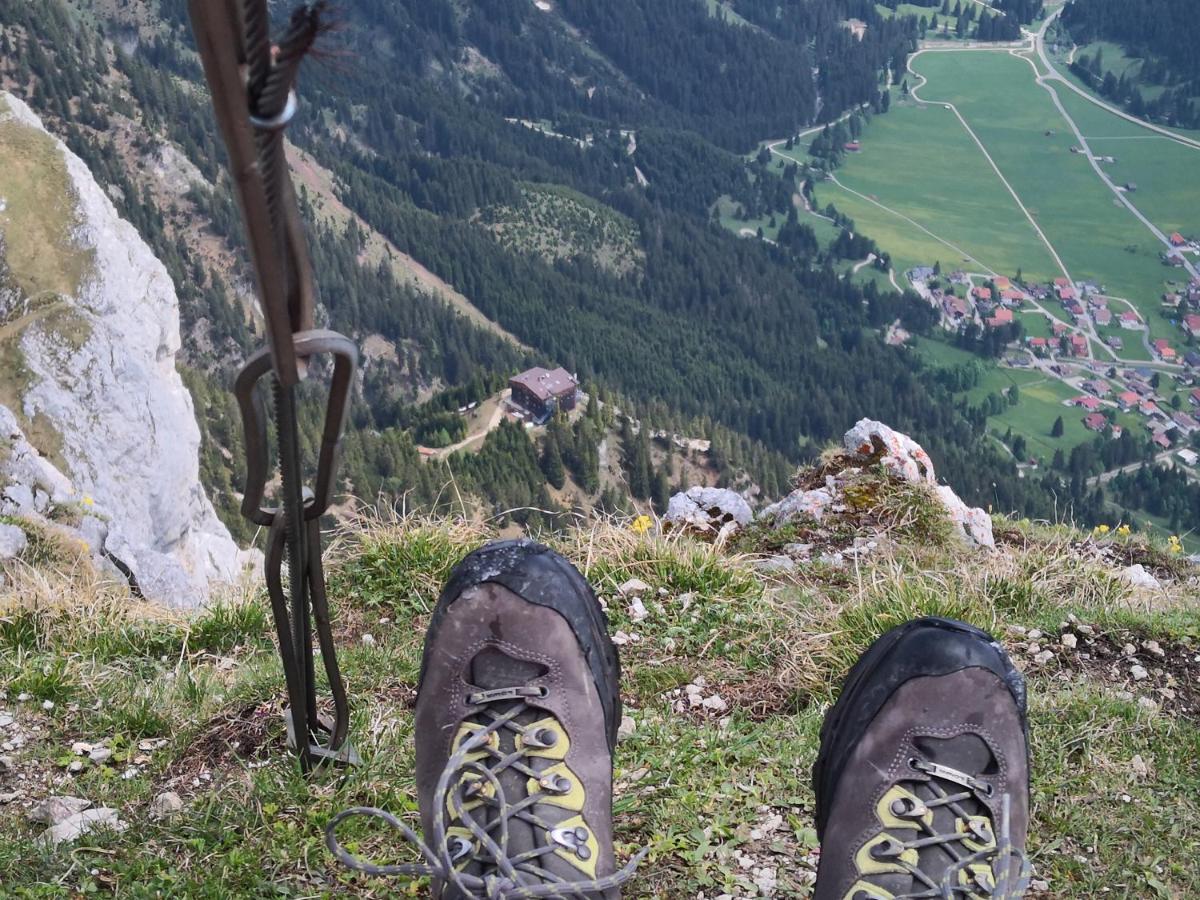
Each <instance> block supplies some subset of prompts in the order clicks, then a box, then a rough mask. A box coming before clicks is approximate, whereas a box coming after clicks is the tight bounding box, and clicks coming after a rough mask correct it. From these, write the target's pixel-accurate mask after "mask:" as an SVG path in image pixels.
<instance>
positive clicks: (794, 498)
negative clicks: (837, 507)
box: [762, 487, 834, 525]
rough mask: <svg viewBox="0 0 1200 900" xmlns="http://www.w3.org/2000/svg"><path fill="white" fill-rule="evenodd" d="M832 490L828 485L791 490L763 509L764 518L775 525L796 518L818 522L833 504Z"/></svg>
mask: <svg viewBox="0 0 1200 900" xmlns="http://www.w3.org/2000/svg"><path fill="white" fill-rule="evenodd" d="M833 501H834V497H833V492H832V490H830V489H829V488H828V487H823V488H815V489H814V490H811V491H792V493H790V494H788V495H787V496H786V497H784V498H783V499H782V500H780V501H779V502H778V503H772V504H771V505H770V506H768V507H767V508H766V509H764V510H763V512H762V515H763V518H764V519H769V520H771V521H772V522H773V523H774V524H775V525H786V524H787V523H788V522H792V521H795V520H796V519H811V520H812V521H814V522H820V521H821V519H822V517H823V516H824V515H825V511H826V510H827V509H829V507H831V506H832V505H833Z"/></svg>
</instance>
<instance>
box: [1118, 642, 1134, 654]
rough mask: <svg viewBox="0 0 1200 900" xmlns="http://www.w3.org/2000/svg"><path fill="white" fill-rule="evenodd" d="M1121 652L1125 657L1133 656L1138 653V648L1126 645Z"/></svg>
mask: <svg viewBox="0 0 1200 900" xmlns="http://www.w3.org/2000/svg"><path fill="white" fill-rule="evenodd" d="M1121 652H1122V653H1123V654H1124V655H1125V656H1133V655H1134V654H1135V653H1137V647H1135V646H1133V644H1126V645H1125V646H1124V647H1122V648H1121Z"/></svg>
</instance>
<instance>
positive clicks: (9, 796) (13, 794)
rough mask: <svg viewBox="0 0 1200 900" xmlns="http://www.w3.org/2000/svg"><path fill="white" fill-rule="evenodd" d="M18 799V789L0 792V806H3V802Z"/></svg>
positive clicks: (19, 795)
mask: <svg viewBox="0 0 1200 900" xmlns="http://www.w3.org/2000/svg"><path fill="white" fill-rule="evenodd" d="M20 799H21V792H20V791H9V792H8V793H5V794H0V806H3V805H4V804H5V803H12V802H13V801H14V800H20Z"/></svg>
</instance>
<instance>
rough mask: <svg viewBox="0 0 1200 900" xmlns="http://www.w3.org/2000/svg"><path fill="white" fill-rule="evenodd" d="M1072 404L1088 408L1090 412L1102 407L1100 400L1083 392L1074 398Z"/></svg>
mask: <svg viewBox="0 0 1200 900" xmlns="http://www.w3.org/2000/svg"><path fill="white" fill-rule="evenodd" d="M1071 405H1072V406H1078V407H1079V408H1080V409H1086V410H1087V411H1088V412H1095V411H1096V410H1098V409H1099V408H1100V401H1099V400H1098V399H1096V398H1095V397H1089V396H1087V395H1086V394H1082V395H1080V396H1078V397H1076V398H1075V399H1074V400H1072V401H1071Z"/></svg>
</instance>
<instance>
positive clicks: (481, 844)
mask: <svg viewBox="0 0 1200 900" xmlns="http://www.w3.org/2000/svg"><path fill="white" fill-rule="evenodd" d="M619 677H620V670H619V663H618V660H617V653H616V649H615V648H614V647H613V644H612V641H611V640H610V639H609V637H608V630H607V628H606V623H605V617H604V613H603V611H602V610H601V608H600V604H599V603H598V602H597V600H596V597H595V595H594V594H593V592H592V589H591V587H590V586H589V585H588V583H587V582H586V581H585V580H584V578H583V576H581V575H580V574H579V573H578V572H577V571H576V570H575V569H574V568H573V567H572V566H571V564H570V563H568V562H567V561H566V560H565V559H563V558H562V557H561V556H559V555H558V554H556V553H554V552H553V551H551V550H549V549H547V548H546V547H543V546H541V545H539V544H535V543H533V542H531V541H528V540H518V541H504V542H500V543H495V544H491V545H489V546H487V547H484V548H483V549H481V550H478V551H476V552H475V553H472V554H471V555H470V556H468V557H467V558H466V559H465V560H463V561H462V562H461V563H460V564H459V565H458V566H457V567H456V568H455V570H454V572H453V573H452V574H451V576H450V581H449V583H448V584H447V586H446V589H445V590H444V591H443V592H442V596H441V599H440V600H439V601H438V604H437V607H436V609H435V610H434V613H433V620H432V622H431V623H430V626H429V631H428V634H427V635H426V639H425V655H424V659H423V660H422V663H421V681H420V688H419V691H418V694H417V709H416V722H415V734H416V737H415V740H416V764H417V769H416V781H417V792H418V800H419V806H420V810H421V821H422V825H423V828H424V832H425V835H426V838H427V840H428V842H429V844H428V846H423V845H420V844H419V846H421V849H422V852H423V854H424V855H425V857H426V860H427V861H428V865H426V866H384V867H375V866H369V865H368V864H364V863H360V862H359V861H358V860H355V859H353V858H352V857H349V854H346V853H345V851H344V850H343V849H342V848H341V847H340V845H337V844H336V841H333V842H331V844H330V846H331V849H333V850H334V853H335V854H336V855H338V857H339V859H341V860H342V861H343V862H345V863H347V864H349V865H352V866H353V867H355V868H358V869H361V870H364V871H368V872H373V873H374V874H416V875H421V874H425V875H430V876H432V877H433V891H432V895H433V896H434V897H435V898H440V900H452V898H453V900H460V898H476V897H479V898H485V897H486V898H493V897H494V898H521V897H573V898H574V897H582V898H590V900H612V898H617V897H619V896H620V892H619V889H618V886H619V885H620V884H621V883H623V882H624V881H626V880H628V879H629V877H630V876H631V875H632V874H633V869H634V866H635V865H636V862H637V860H636V859H635V860H634V861H633V862H631V863H630V864H629V865H627V866H626V867H625V868H624V869H622V870H621V871H617V868H616V864H615V862H614V858H613V848H612V751H613V747H614V746H615V744H616V732H617V725H618V723H619V722H620V718H621V710H620V695H619V692H618V681H619ZM354 812H355V811H347V813H343V814H342V815H341V817H339V819H337V820H335V821H334V822H333V823H331V829H332V827H333V826H336V824H337V821H340V818H342V817H345V816H347V815H348V814H353V813H354ZM369 814H372V815H379V813H378V812H377V811H371V812H370V813H369ZM383 818H386V819H387V820H388V821H390V822H392V824H393V825H395V826H396V827H398V828H400V829H401V830H402V831H404V832H405V834H406V836H408V837H409V838H410V839H412V840H414V841H416V838H415V836H414V835H412V833H411V832H410V831H408V829H406V828H404V827H403V826H402V825H401V824H400V823H399V822H398V821H396V820H395V819H394V818H392V817H391V816H387V815H384V816H383ZM331 833H332V830H331Z"/></svg>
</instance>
